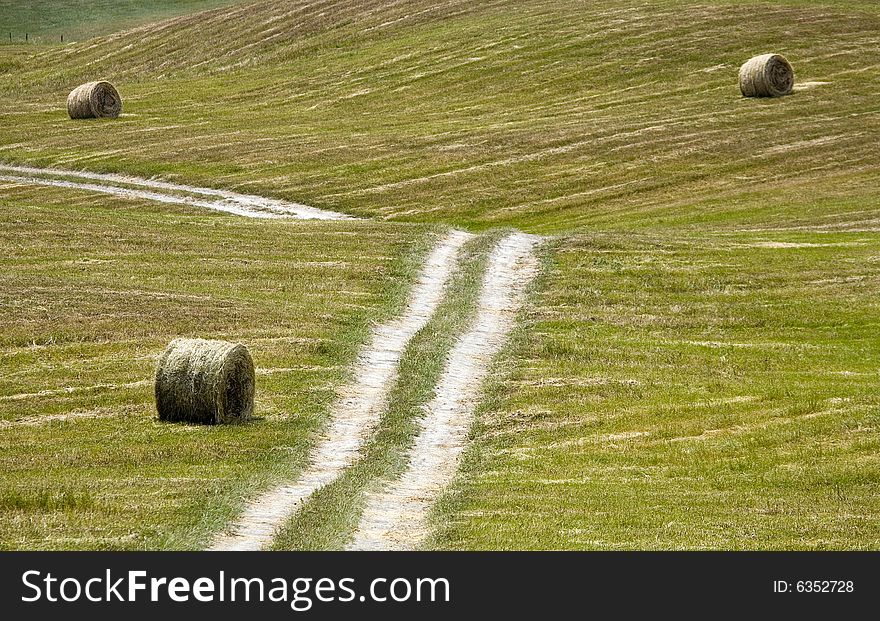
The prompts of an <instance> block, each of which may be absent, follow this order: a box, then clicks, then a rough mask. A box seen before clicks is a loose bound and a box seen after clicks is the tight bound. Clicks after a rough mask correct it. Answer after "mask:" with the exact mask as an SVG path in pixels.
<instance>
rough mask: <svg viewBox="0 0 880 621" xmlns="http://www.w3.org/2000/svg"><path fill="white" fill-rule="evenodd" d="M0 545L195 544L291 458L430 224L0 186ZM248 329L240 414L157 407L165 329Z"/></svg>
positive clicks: (408, 273) (410, 269) (294, 464)
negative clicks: (244, 213) (244, 418)
mask: <svg viewBox="0 0 880 621" xmlns="http://www.w3.org/2000/svg"><path fill="white" fill-rule="evenodd" d="M0 208H2V212H3V227H2V231H0V256H2V259H0V263H2V265H3V269H2V270H0V524H2V526H0V548H19V549H20V548H42V549H67V548H75V549H80V548H102V549H117V548H146V549H155V548H164V547H174V548H189V547H193V546H196V545H198V544H201V543H204V540H205V537H206V536H207V535H209V534H210V533H211V532H213V531H214V530H216V529H217V528H219V527H220V526H222V525H224V524H225V523H226V521H227V520H228V519H229V517H230V516H231V515H232V514H233V511H234V510H237V509H238V508H240V505H241V503H242V502H243V500H242V498H243V496H245V495H246V492H250V490H252V489H259V488H260V487H261V486H263V485H268V484H269V483H271V482H272V481H274V480H275V479H276V478H277V477H278V476H279V475H280V474H281V473H282V472H285V473H289V472H291V471H295V470H296V469H297V468H298V467H299V466H300V465H301V464H302V463H303V461H304V459H305V457H306V455H307V452H308V449H309V447H310V445H311V443H312V441H313V440H314V439H315V436H316V434H317V433H318V432H319V431H320V429H321V427H322V424H323V422H324V420H325V417H326V415H327V409H328V407H329V405H330V403H331V402H332V400H333V398H334V397H335V392H334V391H335V387H336V386H337V385H338V384H340V382H341V381H342V380H343V379H345V378H346V377H347V374H348V372H349V369H350V366H351V363H352V361H353V359H354V356H355V354H356V352H357V350H358V348H359V346H360V344H361V342H363V341H364V340H365V338H366V332H367V329H368V326H369V324H370V323H371V322H372V321H376V320H378V319H380V318H382V317H385V316H387V315H388V314H389V313H392V312H395V311H397V310H398V309H399V307H400V305H401V304H402V302H403V299H404V297H405V293H406V290H407V289H408V287H409V285H410V282H411V281H412V279H413V273H414V270H415V269H417V268H418V267H419V261H420V259H421V257H422V254H423V253H424V251H425V250H426V247H427V243H428V242H429V241H430V237H429V236H428V235H426V231H425V228H424V227H413V226H406V225H404V226H391V225H376V224H372V223H368V222H363V223H353V224H340V223H333V224H316V223H306V222H278V221H253V220H247V219H244V218H238V217H233V216H222V215H215V214H205V213H201V212H197V211H194V210H181V209H175V208H173V207H168V206H164V205H163V206H160V207H157V206H155V205H153V204H151V203H141V202H131V201H122V200H116V199H108V198H107V197H106V196H95V195H94V194H88V193H77V192H70V191H59V190H54V189H53V190H47V189H34V188H21V187H14V186H10V185H3V186H2V189H0ZM186 335H193V336H202V337H206V338H223V339H227V340H232V341H241V342H244V343H245V344H246V345H247V346H248V347H249V348H250V350H251V352H252V354H253V356H254V362H255V364H256V366H257V368H258V375H257V404H256V412H255V414H256V416H257V417H258V418H257V420H255V421H254V422H253V423H250V424H247V425H244V426H232V427H211V428H209V427H202V426H191V425H182V424H180V425H178V424H166V423H159V422H158V421H157V420H156V418H155V408H154V405H153V395H152V376H153V371H154V369H155V361H156V358H157V356H158V354H159V353H160V352H161V351H162V349H163V348H164V347H165V345H166V344H167V343H168V342H169V341H170V340H171V339H173V338H174V337H177V336H186Z"/></svg>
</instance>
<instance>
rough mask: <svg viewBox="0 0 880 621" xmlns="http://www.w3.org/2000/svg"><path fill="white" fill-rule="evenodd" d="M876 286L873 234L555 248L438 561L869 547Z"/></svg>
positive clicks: (596, 240)
mask: <svg viewBox="0 0 880 621" xmlns="http://www.w3.org/2000/svg"><path fill="white" fill-rule="evenodd" d="M878 286H880V238H878V235H877V234H876V233H875V232H857V231H836V232H787V231H786V232H782V231H766V232H762V233H751V232H725V233H697V232H695V233H688V234H674V235H673V234H668V233H664V234H657V233H636V234H621V233H606V232H584V233H578V234H576V235H573V236H571V237H567V238H565V239H563V240H558V242H557V245H556V247H555V248H554V249H553V251H552V252H551V253H549V254H548V255H547V257H546V271H545V273H544V276H543V279H542V281H541V282H540V283H539V291H538V292H537V293H536V294H535V296H534V298H533V305H532V307H531V308H530V309H529V311H528V312H527V314H526V316H525V317H524V320H523V322H522V325H521V327H520V329H519V332H518V334H517V336H516V338H515V339H514V342H513V343H512V345H511V346H510V348H509V349H508V352H507V356H506V357H505V359H504V361H503V362H502V363H501V364H499V368H498V373H497V374H496V376H495V381H494V382H493V383H492V384H491V385H490V387H489V388H488V391H487V392H488V394H487V398H486V400H485V402H484V405H483V408H482V412H481V415H480V419H479V420H480V422H479V424H478V426H477V428H476V429H475V431H474V443H473V445H472V447H471V449H470V451H469V452H468V454H467V456H466V459H465V462H464V466H463V470H462V472H461V473H460V476H459V481H458V484H457V485H456V486H455V488H454V489H453V490H452V491H451V492H450V493H449V494H448V495H447V497H446V499H445V501H444V502H443V503H442V505H441V506H440V507H439V509H438V511H437V512H436V513H435V523H436V526H437V536H436V539H435V540H434V541H433V542H432V545H433V546H436V547H441V548H467V549H473V548H479V549H508V548H542V549H543V548H558V549H621V548H628V549H765V548H769V549H850V548H876V547H877V544H878V542H880V496H878V494H877V491H878V488H880V451H878V449H880V426H878V423H880V393H878V391H877V386H878V382H880V365H878V362H880V357H878V353H880V340H878V337H877V334H878V324H880V302H878V300H880V298H878V296H877V291H878Z"/></svg>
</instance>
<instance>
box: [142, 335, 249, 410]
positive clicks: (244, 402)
mask: <svg viewBox="0 0 880 621" xmlns="http://www.w3.org/2000/svg"><path fill="white" fill-rule="evenodd" d="M156 409H157V410H158V411H159V419H160V420H163V421H182V422H187V423H202V424H207V425H216V424H220V423H231V422H238V421H244V420H247V419H248V418H250V417H251V414H252V413H253V411H254V363H253V360H251V355H250V353H248V350H247V348H246V347H245V346H244V345H241V344H237V343H227V342H226V341H206V340H203V339H174V340H173V341H171V343H170V344H169V345H168V347H167V348H166V349H165V351H164V352H163V353H162V355H161V356H160V357H159V364H158V365H157V367H156Z"/></svg>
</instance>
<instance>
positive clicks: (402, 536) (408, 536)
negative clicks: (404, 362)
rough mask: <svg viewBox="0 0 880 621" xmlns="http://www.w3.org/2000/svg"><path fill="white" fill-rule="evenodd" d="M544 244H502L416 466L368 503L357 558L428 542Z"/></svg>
mask: <svg viewBox="0 0 880 621" xmlns="http://www.w3.org/2000/svg"><path fill="white" fill-rule="evenodd" d="M537 242H538V238H537V237H535V236H532V235H526V234H523V233H514V234H511V235H509V236H507V237H505V238H504V239H502V240H501V241H499V242H498V244H497V245H496V247H495V248H494V250H493V251H492V254H491V256H490V257H489V264H488V266H487V268H486V273H485V276H484V278H483V284H482V289H481V293H480V298H479V301H478V303H477V315H476V318H475V320H474V322H473V324H472V325H471V327H470V328H469V329H468V331H467V332H465V334H463V335H462V337H461V338H460V339H459V340H458V342H457V343H456V345H455V346H454V347H453V349H452V351H451V352H450V354H449V358H448V360H447V361H446V367H445V369H444V372H443V375H442V376H441V378H440V380H439V382H438V384H437V387H436V390H435V396H434V398H433V399H432V401H431V402H430V403H429V404H428V405H427V407H426V415H425V417H424V419H422V421H421V428H422V429H421V432H420V433H419V435H418V437H417V438H416V441H415V444H414V446H413V448H412V450H411V451H410V458H409V466H408V467H407V470H406V471H405V472H404V474H403V475H402V476H401V477H400V479H398V480H397V481H395V482H393V483H391V484H390V485H389V486H388V487H387V488H386V489H385V490H384V491H382V492H379V493H373V494H370V495H368V497H367V503H366V507H365V509H364V514H363V516H362V518H361V522H360V525H359V527H358V529H357V531H356V532H355V537H354V541H353V543H352V544H351V546H350V549H352V550H411V549H414V548H416V547H418V545H419V544H420V543H421V542H422V541H423V540H424V539H425V537H426V535H427V534H428V528H427V516H428V512H429V510H430V508H431V506H432V505H433V502H434V500H435V499H436V498H437V496H438V495H439V494H440V492H441V491H442V490H443V489H444V488H445V487H446V486H447V485H449V483H450V482H451V481H452V479H453V477H454V476H455V472H456V470H457V468H458V460H459V456H460V455H461V452H462V451H463V449H464V446H465V443H466V440H467V434H468V430H469V429H470V426H471V423H472V419H473V413H474V409H475V407H476V404H477V400H478V398H479V393H480V389H481V386H482V383H483V380H484V379H485V377H486V375H487V373H488V371H489V365H490V363H491V361H492V359H493V358H494V356H495V355H496V354H497V353H498V352H499V350H500V349H501V347H502V346H503V345H504V343H505V341H506V340H507V336H508V334H509V333H510V330H511V329H512V328H513V325H514V322H515V319H516V315H517V313H518V311H519V309H520V308H521V306H522V303H523V300H524V297H525V290H526V288H527V286H528V284H529V283H530V282H531V280H532V278H533V277H534V276H535V275H536V274H537V271H538V263H537V259H536V258H535V255H534V249H535V246H536V245H537Z"/></svg>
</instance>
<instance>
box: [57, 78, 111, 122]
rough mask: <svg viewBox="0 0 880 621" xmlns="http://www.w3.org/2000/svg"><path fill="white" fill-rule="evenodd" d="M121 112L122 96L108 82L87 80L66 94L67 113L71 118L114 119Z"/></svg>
mask: <svg viewBox="0 0 880 621" xmlns="http://www.w3.org/2000/svg"><path fill="white" fill-rule="evenodd" d="M120 112H122V98H121V97H120V96H119V93H118V92H117V90H116V88H115V87H114V86H113V85H112V84H110V82H89V83H87V84H82V85H80V86H77V87H76V88H75V89H73V90H72V91H71V92H70V95H68V96H67V113H68V114H69V115H70V118H72V119H98V118H104V117H106V118H111V119H115V118H116V117H117V116H119V113H120Z"/></svg>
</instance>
